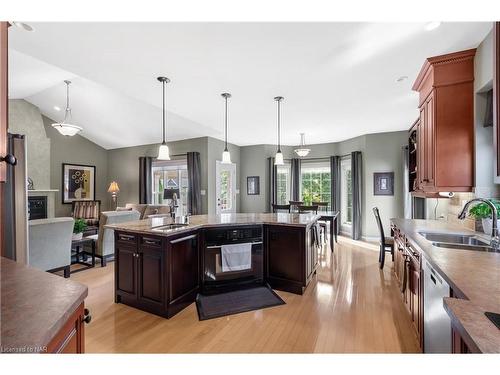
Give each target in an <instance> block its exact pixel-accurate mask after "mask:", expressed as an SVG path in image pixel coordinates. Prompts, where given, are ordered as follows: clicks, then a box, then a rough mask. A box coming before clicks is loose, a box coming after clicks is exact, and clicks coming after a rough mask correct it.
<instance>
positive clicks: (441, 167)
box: [410, 49, 476, 194]
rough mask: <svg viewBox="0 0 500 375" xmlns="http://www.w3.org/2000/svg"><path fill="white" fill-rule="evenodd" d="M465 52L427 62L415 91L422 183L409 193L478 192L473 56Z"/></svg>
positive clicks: (412, 128) (413, 185) (418, 78)
mask: <svg viewBox="0 0 500 375" xmlns="http://www.w3.org/2000/svg"><path fill="white" fill-rule="evenodd" d="M475 53H476V50H475V49H471V50H466V51H461V52H456V53H451V54H447V55H442V56H436V57H431V58H428V59H427V60H426V62H425V63H424V66H423V67H422V70H421V71H420V74H419V75H418V77H417V79H416V81H415V83H414V85H413V90H415V91H418V92H419V110H420V116H419V120H418V123H417V124H416V133H417V135H416V137H415V136H414V134H413V132H414V131H415V124H414V125H412V127H411V129H410V142H412V137H413V139H416V145H415V148H416V153H417V157H416V163H417V165H416V173H417V180H416V181H417V183H416V184H412V178H411V177H410V190H411V191H414V192H423V193H426V194H433V193H434V194H435V193H438V192H440V191H472V188H473V186H474V112H473V111H474V97H473V84H474V56H475Z"/></svg>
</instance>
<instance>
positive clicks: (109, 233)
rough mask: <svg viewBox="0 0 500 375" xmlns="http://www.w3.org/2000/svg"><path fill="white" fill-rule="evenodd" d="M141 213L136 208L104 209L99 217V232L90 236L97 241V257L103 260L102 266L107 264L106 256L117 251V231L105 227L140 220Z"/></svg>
mask: <svg viewBox="0 0 500 375" xmlns="http://www.w3.org/2000/svg"><path fill="white" fill-rule="evenodd" d="M140 217H141V214H140V213H139V212H138V211H136V210H127V211H104V212H101V216H100V217H99V233H98V234H95V235H92V236H88V237H90V238H93V239H94V241H96V245H97V246H96V257H97V258H99V259H100V260H101V266H102V267H104V266H106V258H109V257H111V256H113V255H114V253H115V233H114V232H115V231H114V230H113V229H109V228H104V226H106V225H108V224H118V223H125V222H127V221H136V220H139V219H140Z"/></svg>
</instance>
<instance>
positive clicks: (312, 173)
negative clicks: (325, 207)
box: [300, 160, 332, 207]
mask: <svg viewBox="0 0 500 375" xmlns="http://www.w3.org/2000/svg"><path fill="white" fill-rule="evenodd" d="M300 174H301V196H302V200H303V201H304V204H306V205H310V204H312V203H313V202H328V203H330V207H331V186H332V178H331V175H330V162H329V161H328V160H326V161H321V162H305V161H303V162H302V165H301V168H300Z"/></svg>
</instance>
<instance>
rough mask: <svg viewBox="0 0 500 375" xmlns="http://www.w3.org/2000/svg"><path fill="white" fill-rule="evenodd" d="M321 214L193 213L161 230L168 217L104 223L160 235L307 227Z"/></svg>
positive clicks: (112, 227)
mask: <svg viewBox="0 0 500 375" xmlns="http://www.w3.org/2000/svg"><path fill="white" fill-rule="evenodd" d="M320 217H321V216H320V215H315V214H287V213H277V214H265V213H255V214H222V215H194V216H190V217H189V225H186V226H184V227H181V228H176V229H169V230H167V231H164V230H163V231H162V230H158V229H155V228H157V227H160V226H162V225H168V224H170V223H171V222H172V219H171V218H170V217H158V218H152V219H145V220H138V221H131V222H126V223H119V224H110V225H106V228H110V229H119V230H124V231H129V232H135V233H144V234H156V235H160V236H167V237H168V236H173V235H177V234H179V233H183V232H189V231H191V230H194V229H199V228H210V227H220V226H225V225H227V226H234V225H260V224H268V225H285V226H294V227H304V228H306V227H308V226H310V225H311V224H313V223H315V222H316V221H317V220H318V219H319V218H320Z"/></svg>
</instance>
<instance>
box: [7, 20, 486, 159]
mask: <svg viewBox="0 0 500 375" xmlns="http://www.w3.org/2000/svg"><path fill="white" fill-rule="evenodd" d="M30 24H31V25H32V26H33V27H34V28H35V31H34V32H31V33H29V32H25V31H22V30H20V29H17V28H11V32H10V33H9V37H10V38H9V43H10V45H9V47H10V50H11V53H10V62H9V64H10V65H9V69H10V76H9V79H10V97H11V98H24V99H26V100H27V101H29V102H31V103H33V104H35V105H37V106H38V107H39V108H40V109H41V111H42V113H44V114H45V115H47V116H49V117H51V118H53V119H55V120H60V118H61V117H62V116H63V112H62V111H61V112H57V111H55V110H54V108H53V107H54V106H55V105H57V106H59V107H61V108H64V103H65V85H64V83H63V82H62V81H63V80H64V79H67V78H70V79H71V80H72V81H73V84H72V86H71V101H72V109H73V119H74V122H75V123H77V124H78V125H81V126H83V127H84V131H83V133H82V135H83V136H85V137H87V138H89V139H90V140H92V141H94V142H95V143H97V144H99V145H101V146H103V147H105V148H108V149H110V148H118V147H127V146H134V145H140V144H149V143H157V142H159V141H161V85H160V83H159V82H158V81H157V80H156V77H157V76H158V75H165V76H167V77H169V78H171V80H172V82H171V83H170V84H169V85H168V91H167V98H168V104H167V105H168V110H169V113H168V121H169V124H168V127H169V128H168V135H167V137H168V139H169V140H178V139H185V138H193V137H198V136H212V137H216V138H222V137H223V126H222V125H223V100H222V98H221V97H220V93H222V92H225V91H227V92H230V93H232V94H233V97H232V98H231V99H230V103H229V142H232V143H235V144H238V145H249V144H263V143H275V142H276V106H275V102H274V101H273V97H274V96H276V95H282V96H284V97H285V102H284V105H283V126H282V143H283V144H288V145H295V144H297V143H298V142H299V133H300V132H305V133H306V140H307V142H308V143H325V142H334V141H341V140H344V139H348V138H352V137H355V136H358V135H362V134H366V133H376V132H384V131H394V130H405V129H407V128H408V127H409V126H410V125H411V123H412V122H413V121H414V120H415V118H416V117H417V114H418V113H417V109H416V107H417V95H416V93H413V92H412V91H411V85H412V83H413V81H414V79H415V77H416V76H417V74H418V72H419V70H420V67H421V66H422V64H423V62H424V59H425V58H426V57H429V56H435V55H439V54H443V53H448V52H454V51H458V50H461V49H467V48H473V47H477V45H478V44H479V43H480V42H481V41H482V40H483V39H484V37H485V36H486V35H487V33H488V32H489V31H490V30H491V23H489V22H488V23H477V22H476V23H472V22H469V23H443V24H442V25H441V26H440V27H439V28H438V29H435V30H433V31H425V30H424V25H425V24H424V23H30ZM400 76H408V77H409V78H408V79H407V80H405V81H403V82H399V83H398V82H396V79H397V78H398V77H400Z"/></svg>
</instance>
